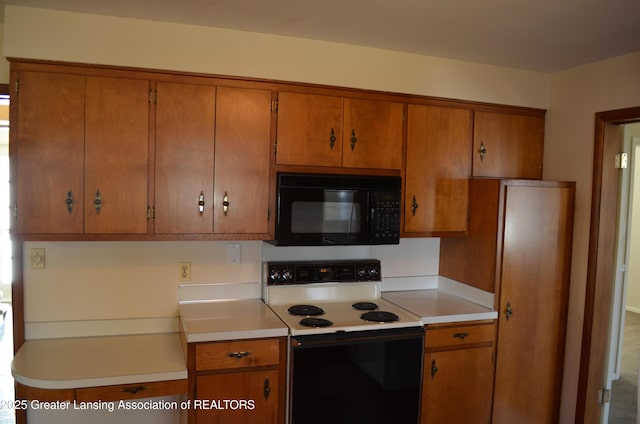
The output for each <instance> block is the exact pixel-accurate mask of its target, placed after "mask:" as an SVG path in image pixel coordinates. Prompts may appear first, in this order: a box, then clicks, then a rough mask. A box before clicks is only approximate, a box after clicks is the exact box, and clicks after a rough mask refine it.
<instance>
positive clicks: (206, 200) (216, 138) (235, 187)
mask: <svg viewBox="0 0 640 424" xmlns="http://www.w3.org/2000/svg"><path fill="white" fill-rule="evenodd" d="M271 97H272V95H271V91H268V90H261V89H248V88H232V87H215V86H211V85H196V84H184V83H169V82H158V86H157V110H156V178H155V213H154V216H155V233H157V234H178V233H183V234H212V233H224V234H256V235H263V236H265V237H266V236H267V235H268V233H269V194H270V179H269V178H270V163H271V159H270V158H271V155H270V150H271V149H270V148H271Z"/></svg>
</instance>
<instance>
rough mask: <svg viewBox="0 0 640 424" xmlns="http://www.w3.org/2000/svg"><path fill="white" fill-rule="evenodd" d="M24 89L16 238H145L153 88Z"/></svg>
mask: <svg viewBox="0 0 640 424" xmlns="http://www.w3.org/2000/svg"><path fill="white" fill-rule="evenodd" d="M17 81H18V82H19V89H18V91H17V96H16V97H17V102H18V119H17V122H18V124H17V129H15V130H13V131H17V146H15V150H13V151H14V152H15V151H17V153H18V155H17V165H16V172H17V182H16V187H17V188H16V207H17V214H15V215H16V218H15V219H16V223H15V224H16V228H17V232H18V233H25V234H28V233H73V234H77V233H83V232H84V233H90V234H100V233H127V234H134V233H146V232H147V175H148V174H147V163H148V119H149V103H148V93H149V82H148V81H145V80H136V79H120V78H107V77H85V76H80V75H67V74H60V73H43V72H20V73H19V74H18V76H17ZM14 101H15V100H14ZM14 134H16V133H15V132H14Z"/></svg>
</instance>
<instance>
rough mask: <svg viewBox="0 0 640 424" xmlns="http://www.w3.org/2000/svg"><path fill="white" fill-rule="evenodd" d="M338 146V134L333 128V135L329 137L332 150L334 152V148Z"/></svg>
mask: <svg viewBox="0 0 640 424" xmlns="http://www.w3.org/2000/svg"><path fill="white" fill-rule="evenodd" d="M335 144H336V132H335V130H334V129H333V128H331V134H330V136H329V146H330V147H331V150H333V146H335Z"/></svg>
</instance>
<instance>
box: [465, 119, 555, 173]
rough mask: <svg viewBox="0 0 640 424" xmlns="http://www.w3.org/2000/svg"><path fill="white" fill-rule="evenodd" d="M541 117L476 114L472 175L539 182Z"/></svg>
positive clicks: (542, 123)
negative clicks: (526, 179)
mask: <svg viewBox="0 0 640 424" xmlns="http://www.w3.org/2000/svg"><path fill="white" fill-rule="evenodd" d="M543 147H544V117H538V116H524V115H510V114H501V113H490V112H476V113H475V117H474V135H473V175H474V176H476V177H500V178H532V179H540V178H542V159H543V158H542V154H543Z"/></svg>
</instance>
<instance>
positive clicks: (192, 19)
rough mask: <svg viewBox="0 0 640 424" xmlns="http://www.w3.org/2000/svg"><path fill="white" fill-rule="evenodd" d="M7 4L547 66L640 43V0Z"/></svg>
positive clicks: (5, 0) (79, 0)
mask: <svg viewBox="0 0 640 424" xmlns="http://www.w3.org/2000/svg"><path fill="white" fill-rule="evenodd" d="M5 4H11V5H18V6H28V7H39V8H45V9H55V10H65V11H75V12H83V13H93V14H100V15H110V16H119V17H130V18H138V19H147V20H153V21H164V22H175V23H184V24H191V25H201V26H212V27H219V28H229V29H237V30H243V31H252V32H261V33H268V34H279V35H285V36H291V37H300V38H309V39H316V40H324V41H332V42H339V43H346V44H353V45H359V46H367V47H375V48H381V49H389V50H397V51H402V52H410V53H417V54H421V55H427V56H436V57H442V58H450V59H460V60H467V61H472V62H480V63H486V64H492V65H498V66H506V67H511V68H520V69H526V70H531V71H538V72H554V71H558V70H562V69H567V68H571V67H575V66H579V65H583V64H586V63H590V62H594V61H598V60H602V59H607V58H610V57H614V56H619V55H622V54H625V53H630V52H634V51H640V1H639V0H322V1H311V0H272V1H268V0H108V1H100V0H0V5H2V6H3V5H5ZM2 10H4V7H2Z"/></svg>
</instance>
